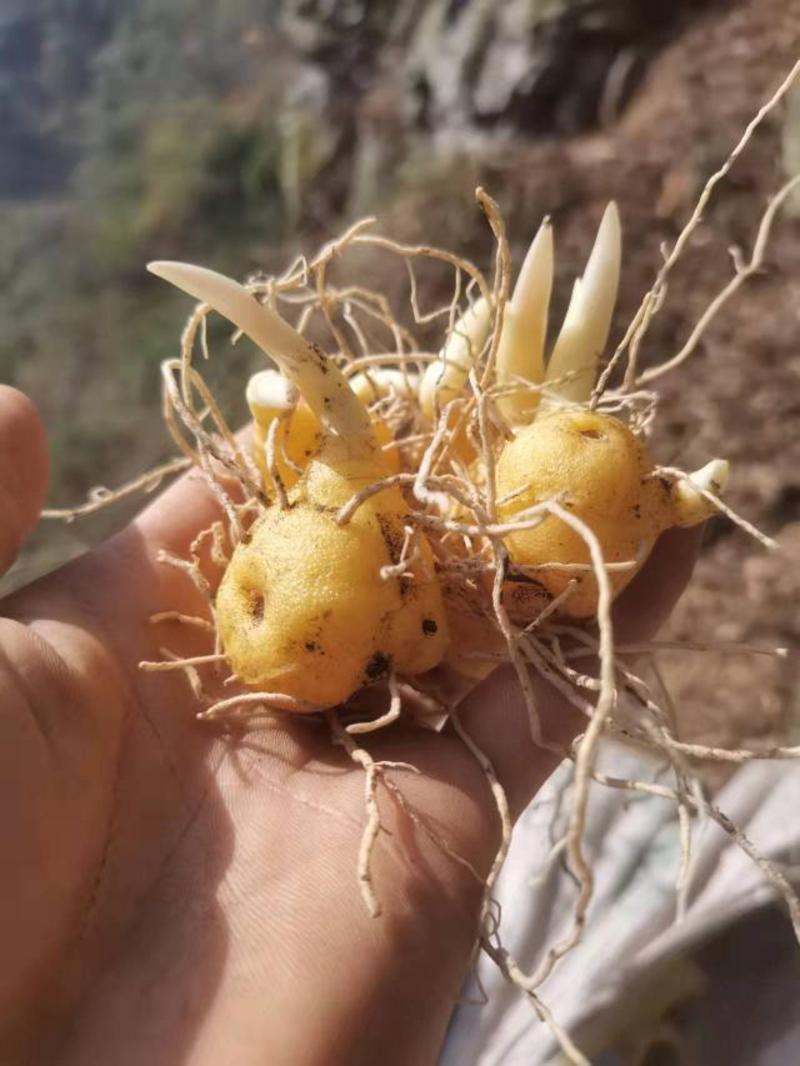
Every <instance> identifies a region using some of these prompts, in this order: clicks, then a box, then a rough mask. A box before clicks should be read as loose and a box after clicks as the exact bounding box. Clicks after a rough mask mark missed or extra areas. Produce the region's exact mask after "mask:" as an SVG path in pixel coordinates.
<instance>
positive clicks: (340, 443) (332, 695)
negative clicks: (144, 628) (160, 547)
mask: <svg viewBox="0 0 800 1066" xmlns="http://www.w3.org/2000/svg"><path fill="white" fill-rule="evenodd" d="M150 269H151V270H152V271H153V272H154V273H157V274H158V275H159V276H161V277H164V278H165V279H166V280H168V281H172V282H173V283H174V284H176V285H177V286H178V287H179V288H182V289H184V290H185V291H187V292H189V293H190V294H191V295H193V296H195V297H197V298H199V299H201V300H203V301H205V302H206V303H208V304H209V305H210V306H212V307H216V308H218V309H219V310H220V311H222V313H224V314H225V315H226V316H227V317H228V318H229V319H230V320H231V321H232V322H234V323H235V325H237V326H238V327H239V328H240V329H242V330H243V331H244V332H246V333H247V334H248V335H249V336H250V337H251V339H252V340H254V341H255V342H256V343H257V344H259V345H260V346H261V347H262V348H263V349H264V350H265V351H266V352H268V354H270V355H271V356H272V357H273V358H274V359H275V360H276V362H277V363H278V364H279V365H280V367H281V369H282V370H283V372H284V374H285V375H286V377H287V378H289V379H291V381H292V382H293V383H294V385H296V386H297V388H298V389H299V390H300V391H301V393H302V395H303V397H304V400H305V401H306V402H307V405H308V409H309V411H310V412H311V413H312V416H313V417H314V418H315V419H316V420H317V423H318V425H319V443H318V447H317V449H316V451H315V454H313V455H311V456H310V457H308V465H307V466H306V467H305V470H304V472H303V475H302V476H301V477H300V479H299V480H298V481H297V483H296V485H295V486H294V488H293V489H292V490H291V494H290V496H289V497H288V498H287V499H286V501H285V502H283V503H282V502H281V501H280V500H278V501H276V502H274V503H272V504H271V505H270V506H269V507H267V508H266V509H265V510H264V512H263V513H262V515H261V516H260V517H259V518H258V519H257V520H256V522H255V523H254V525H253V526H252V527H251V529H250V530H249V531H248V532H247V534H246V535H245V537H244V539H243V540H241V542H240V543H239V544H238V545H237V547H236V548H235V550H234V552H233V556H232V558H231V561H230V563H229V565H228V567H227V569H226V571H225V574H224V576H223V579H222V582H221V584H220V587H219V590H218V592H217V597H216V604H215V615H216V624H217V631H218V634H219V637H220V640H221V644H222V649H223V652H224V654H225V657H226V658H227V660H228V662H229V663H230V666H231V669H232V670H233V672H234V674H235V675H236V676H237V677H238V678H239V679H240V680H241V681H243V682H244V683H245V684H247V685H250V686H253V687H254V688H257V689H259V690H261V691H264V690H267V691H269V692H270V693H272V694H273V698H272V699H271V704H272V705H273V706H277V707H280V706H284V707H285V708H286V709H291V710H300V711H315V710H320V709H323V708H326V707H331V706H334V705H335V704H337V703H341V702H342V701H343V700H345V699H346V698H347V697H348V696H350V695H351V694H352V693H353V692H354V691H356V690H357V689H358V688H360V687H362V686H363V685H365V684H370V683H371V682H375V681H378V680H381V679H384V678H387V677H388V676H389V675H390V674H392V673H394V672H395V671H397V672H400V673H403V674H409V675H414V674H417V673H421V672H423V671H425V670H429V669H431V668H432V667H433V666H435V665H436V664H437V663H438V662H439V661H440V660H441V658H442V655H443V654H444V649H445V647H446V645H447V623H446V618H445V612H444V605H443V602H442V596H441V590H440V587H439V582H438V579H437V577H436V574H435V572H434V567H433V559H432V554H431V549H430V546H429V544H428V543H427V541H426V539H425V536H424V534H422V533H421V532H419V531H418V532H417V533H416V534H413V535H412V534H411V532H409V533H408V534H407V532H406V521H405V517H406V514H407V512H408V505H407V504H406V501H405V499H404V497H403V495H402V493H401V492H400V490H399V489H398V488H397V487H395V486H389V487H387V488H385V489H383V491H381V492H379V493H376V494H375V495H373V496H370V497H368V498H367V499H366V500H365V501H364V502H363V503H362V504H361V506H360V507H359V508H357V509H356V511H355V512H354V513H353V514H352V515H351V516H350V517H349V518H348V519H347V521H342V520H341V519H340V517H339V511H340V509H341V508H342V507H343V506H344V505H345V504H346V503H348V501H350V500H351V499H352V497H353V496H354V495H355V494H356V493H358V492H359V491H360V490H362V489H364V488H366V487H367V486H369V485H371V484H373V483H375V482H376V481H380V480H381V479H382V478H384V477H386V476H387V475H389V473H390V466H389V461H388V460H387V458H386V457H385V454H384V452H383V451H382V449H381V447H380V443H379V440H378V438H377V437H376V434H375V431H374V428H373V425H372V423H371V421H370V418H369V414H368V412H367V408H366V406H365V405H364V403H363V401H362V400H361V399H359V398H358V396H356V394H355V393H354V391H353V390H352V389H351V388H350V386H349V385H348V383H347V380H346V379H345V378H344V376H343V375H342V373H341V371H339V370H338V368H337V367H336V365H335V363H334V362H333V361H332V360H330V359H329V358H328V357H327V356H326V355H325V353H324V352H322V351H321V350H320V349H319V348H318V347H316V346H314V345H311V344H310V343H309V342H308V341H307V340H305V338H304V337H302V336H301V335H300V334H299V333H297V332H296V331H295V330H293V329H292V327H291V326H289V325H288V323H286V322H284V321H283V319H281V318H280V317H279V316H278V315H277V314H276V313H275V312H274V311H272V310H271V309H270V308H268V307H264V306H263V305H261V304H259V303H258V302H257V301H256V300H255V299H254V298H253V297H252V295H251V294H250V293H248V292H247V290H246V289H244V288H242V286H240V285H238V283H236V282H234V281H232V280H231V279H229V278H225V277H222V276H221V275H219V274H215V273H213V272H212V271H209V270H205V269H203V268H201V267H193V266H189V265H187V264H183V263H157V264H152V265H151V267H150ZM267 384H269V385H270V388H269V389H266V390H265V392H266V393H268V394H269V395H270V396H277V397H278V400H280V396H281V392H280V388H278V387H275V385H276V383H275V382H272V383H269V382H268V383H267ZM248 398H249V400H250V402H251V406H255V408H256V412H257V413H256V418H257V421H258V420H260V421H262V422H263V423H265V424H268V423H269V422H270V421H271V419H272V418H273V417H277V416H278V415H279V414H280V411H279V410H278V408H277V407H276V408H275V414H274V415H271V414H270V411H271V407H270V402H271V401H270V402H264V403H262V404H259V403H258V402H254V401H258V400H259V399H262V400H263V399H264V394H261V395H259V394H258V389H257V388H251V390H250V395H249V397H248ZM285 398H286V399H287V402H288V401H290V400H291V396H286V397H285ZM306 423H307V420H306ZM404 553H405V554H404ZM387 568H388V569H387Z"/></svg>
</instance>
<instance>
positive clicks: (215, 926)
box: [0, 388, 696, 1066]
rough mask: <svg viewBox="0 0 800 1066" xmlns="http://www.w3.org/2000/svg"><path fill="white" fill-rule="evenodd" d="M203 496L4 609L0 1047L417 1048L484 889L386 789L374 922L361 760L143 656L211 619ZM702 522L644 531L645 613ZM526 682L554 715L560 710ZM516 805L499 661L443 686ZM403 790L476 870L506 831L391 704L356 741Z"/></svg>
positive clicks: (11, 532)
mask: <svg viewBox="0 0 800 1066" xmlns="http://www.w3.org/2000/svg"><path fill="white" fill-rule="evenodd" d="M46 471H47V459H46V446H45V442H44V436H43V432H42V430H41V426H40V424H39V421H38V419H37V417H36V414H35V412H34V410H33V408H32V407H31V406H30V404H29V402H28V401H26V400H25V398H24V397H22V396H21V395H20V394H19V393H16V392H15V391H14V390H11V389H7V388H0V516H2V517H0V564H2V566H3V568H5V567H7V566H8V565H10V562H11V561H12V560H13V557H14V555H15V554H16V551H17V549H18V547H19V544H20V542H21V541H22V539H23V538H24V536H25V535H26V534H27V533H28V532H29V531H30V529H31V528H32V527H33V525H34V524H35V523H36V521H37V520H38V517H39V513H40V508H41V503H42V498H43V494H44V487H45V483H46ZM215 517H216V512H215V506H214V503H213V501H212V500H211V499H210V498H209V496H208V494H207V493H206V492H205V490H204V488H203V486H202V483H201V482H199V481H198V480H196V479H194V478H193V477H192V476H191V475H189V476H187V477H186V478H184V479H183V480H182V481H181V482H179V483H178V484H177V485H175V486H173V487H172V488H171V489H169V490H168V491H167V492H166V493H164V494H163V495H162V496H161V497H160V498H159V499H158V500H157V501H156V502H155V503H154V504H152V505H151V506H150V507H149V508H148V509H147V510H146V511H145V512H144V513H143V514H142V515H141V516H140V518H139V519H137V520H136V521H135V522H134V523H133V524H132V525H131V526H129V527H128V528H127V529H126V530H125V531H124V532H123V533H121V534H119V535H118V536H117V537H115V538H113V539H112V540H111V541H109V542H107V543H106V544H105V545H103V546H102V547H100V548H98V549H95V550H93V551H92V552H90V553H88V554H87V555H85V556H83V557H82V558H81V559H79V560H77V561H75V562H73V563H71V564H69V565H68V566H65V567H63V568H62V569H61V570H60V571H58V572H56V573H55V574H53V575H50V576H48V577H47V578H44V579H42V580H40V581H38V582H37V583H35V584H34V585H32V586H30V587H28V588H27V589H24V590H22V591H21V592H18V593H16V594H15V595H13V596H11V597H9V598H8V599H7V600H5V601H4V602H3V603H2V605H0V614H2V616H3V617H2V618H0V731H1V733H0V856H2V871H3V872H2V875H0V943H2V945H3V962H4V965H3V966H2V970H0V1060H2V1061H3V1062H10V1063H23V1062H24V1063H39V1062H42V1063H44V1062H47V1063H59V1064H67V1063H70V1064H73V1063H74V1064H81V1066H92V1064H94V1063H98V1064H99V1063H110V1062H113V1063H115V1064H120V1066H127V1064H138V1063H148V1064H156V1066H157V1064H161V1063H163V1064H167V1063H169V1064H175V1063H184V1062H185V1063H193V1064H205V1063H222V1062H224V1063H226V1064H228V1063H230V1064H233V1066H250V1064H253V1066H255V1064H256V1063H258V1064H263V1063H269V1064H270V1066H283V1064H287V1066H288V1064H291V1066H305V1064H317V1063H319V1064H322V1063H325V1064H326V1066H335V1064H338V1063H347V1064H359V1063H362V1062H363V1063H374V1062H376V1061H378V1059H380V1061H381V1062H382V1064H385V1066H389V1064H392V1063H398V1064H399V1063H409V1064H414V1066H421V1064H424V1063H430V1062H434V1061H435V1059H436V1056H437V1053H438V1050H439V1048H440V1046H441V1041H442V1038H443V1033H444V1028H445V1025H446V1023H447V1019H448V1016H449V1014H450V1012H451V1010H452V1007H453V1004H454V1002H455V999H456V997H457V995H458V990H459V986H460V983H461V981H462V979H463V977H464V974H465V972H466V969H467V967H468V964H469V957H470V952H471V949H472V946H473V942H474V938H475V933H476V920H477V914H478V908H479V903H480V888H479V885H478V884H477V881H476V880H475V878H474V877H473V876H471V875H470V873H469V872H468V871H467V870H466V869H465V868H464V866H463V865H460V864H459V863H457V862H454V861H453V860H452V859H451V858H448V857H447V856H446V855H445V854H444V853H443V851H442V850H441V848H439V847H437V846H435V845H434V844H432V843H431V841H430V840H429V838H428V837H427V836H426V835H425V833H424V832H422V831H420V829H419V827H418V825H415V824H414V823H413V822H412V821H411V820H410V818H409V816H408V814H407V813H404V812H403V811H402V810H399V809H398V807H397V804H396V803H394V802H392V800H391V797H390V796H389V795H388V794H386V793H385V792H383V793H382V794H381V809H382V817H383V820H384V822H385V826H386V831H385V832H383V833H382V834H381V836H380V838H379V845H378V847H377V849H376V851H375V856H374V862H373V872H374V881H375V888H376V891H377V893H378V896H379V897H380V900H381V903H382V905H383V914H382V916H381V917H380V918H377V919H372V918H370V917H369V916H368V915H367V913H366V910H365V908H364V904H363V902H362V899H361V896H360V893H359V889H358V883H357V880H356V856H357V852H358V845H359V840H360V837H361V833H362V831H363V826H364V817H365V816H364V773H363V770H361V769H360V768H358V767H356V766H354V765H353V764H352V763H351V761H350V760H349V758H348V757H347V755H346V754H345V753H344V752H343V751H341V749H338V748H335V747H333V746H332V744H331V737H330V733H329V731H328V728H327V726H326V725H325V724H324V723H320V722H319V721H317V720H316V719H302V720H297V719H288V718H287V719H285V720H283V719H282V720H281V721H280V722H279V723H276V724H274V725H267V726H264V727H263V728H260V729H259V730H257V731H252V732H248V733H245V734H242V735H239V736H235V737H231V736H230V735H222V734H220V733H219V732H218V731H214V730H212V729H210V728H207V727H201V726H200V725H198V723H197V722H196V721H195V717H194V715H195V712H196V710H197V704H196V701H195V699H194V696H193V695H192V693H191V690H190V688H189V686H188V685H187V682H186V680H185V678H183V677H182V676H179V675H177V674H166V673H158V674H144V673H142V672H141V671H140V670H139V669H138V663H139V662H140V661H141V660H142V659H155V658H159V648H160V647H162V646H164V645H166V646H168V647H170V648H172V649H174V650H176V651H179V652H181V653H182V654H197V653H200V652H202V651H205V650H207V648H206V647H205V645H204V641H207V640H208V637H207V635H205V634H203V633H202V632H201V631H198V632H197V633H192V632H190V631H187V629H186V627H182V626H179V625H177V624H176V623H172V622H162V623H159V624H158V625H153V624H151V623H150V621H149V619H150V617H151V615H153V614H154V613H156V612H159V611H167V610H179V611H183V612H185V613H189V614H192V613H198V612H200V611H201V605H200V604H199V603H198V602H197V601H196V596H197V594H196V593H195V592H194V590H193V587H192V585H191V583H190V582H189V581H188V580H187V579H186V577H185V576H184V575H182V574H181V573H180V572H178V571H176V570H174V569H173V568H170V567H167V566H164V565H162V564H159V563H158V561H157V558H156V557H157V553H158V551H159V550H160V549H167V550H169V551H171V552H173V553H176V554H181V553H185V552H186V550H187V547H188V544H189V542H190V541H191V540H192V538H193V537H194V536H195V534H196V533H197V532H198V531H199V530H200V529H202V528H203V527H205V526H207V525H208V524H209V523H210V522H211V521H212V520H213V519H214V518H215ZM695 547H696V536H695V535H686V534H683V535H675V534H670V535H667V536H665V537H664V538H662V541H661V542H660V543H659V546H658V548H657V550H656V552H654V554H653V556H652V557H651V560H650V561H649V562H648V565H647V566H646V568H645V569H644V570H643V571H642V573H641V574H640V575H639V577H638V578H637V580H636V581H635V582H634V583H633V585H632V586H631V587H630V588H629V589H628V590H627V591H626V593H625V594H624V596H623V597H622V598H621V600H620V604H619V609H618V611H617V625H618V627H622V628H623V629H625V628H630V629H631V630H635V632H636V634H637V637H641V636H642V635H643V634H644V633H646V632H652V631H653V630H654V629H655V627H656V626H657V624H658V623H659V622H660V621H661V619H662V618H663V617H664V616H665V614H666V613H667V612H668V610H669V607H670V606H671V604H672V603H673V602H674V600H675V599H676V598H677V595H678V594H679V592H680V590H681V589H682V587H683V585H684V583H685V581H686V579H687V577H688V574H689V572H690V570H691V563H692V559H693V555H694V550H695ZM540 687H541V693H540V696H541V701H540V702H541V705H542V714H543V718H544V721H545V725H546V729H547V732H548V734H549V736H550V737H551V738H553V739H558V740H562V741H564V742H566V741H567V740H568V739H569V738H570V736H571V735H572V734H573V733H574V732H575V731H576V729H577V728H578V726H579V723H578V722H577V721H576V718H575V716H574V713H573V712H572V711H571V710H570V709H569V708H568V706H567V705H566V704H565V703H564V701H563V699H561V698H560V697H559V696H558V695H556V694H555V693H553V692H552V691H550V690H548V689H547V688H546V687H544V686H543V685H541V686H540ZM462 717H463V721H464V724H465V726H466V728H467V729H468V730H469V732H470V733H471V734H472V735H473V736H474V738H475V739H476V741H477V742H478V744H479V745H480V746H481V747H482V748H483V749H484V750H485V751H486V752H487V754H488V755H489V756H490V758H491V759H492V761H493V763H494V764H495V767H496V769H497V772H498V775H499V777H500V779H501V780H502V781H503V783H504V785H505V787H506V789H507V790H508V792H509V796H510V799H511V803H512V806H513V807H514V809H515V810H517V811H519V810H520V809H521V808H522V807H523V806H524V804H525V803H526V802H527V801H528V800H529V799H530V797H531V796H532V795H533V794H534V792H535V791H536V789H537V788H538V787H539V785H540V784H541V783H542V781H543V780H544V779H545V777H546V776H547V775H548V774H549V772H550V771H551V770H552V768H553V765H554V759H553V756H552V755H550V754H548V753H546V752H542V751H540V750H538V749H536V748H535V747H534V746H533V745H532V743H531V742H530V739H529V736H528V730H527V722H526V718H525V714H524V711H523V705H522V701H521V698H520V696H519V694H518V692H517V688H516V683H515V681H514V679H513V677H511V676H510V675H509V673H507V672H506V671H505V670H501V671H498V672H496V673H495V674H494V675H493V676H492V677H491V678H490V679H488V681H486V682H484V683H483V684H482V685H480V686H479V687H478V688H477V689H475V690H474V691H473V692H472V693H471V694H470V696H469V697H468V698H467V699H466V700H465V702H464V703H463V704H462ZM366 746H367V747H368V748H369V750H370V751H371V752H372V754H373V755H374V756H375V757H376V758H383V759H392V760H403V761H408V762H411V763H413V764H415V765H416V766H418V767H419V768H420V769H421V770H422V771H423V772H422V773H421V774H420V775H412V774H410V773H408V772H406V771H402V770H398V771H396V772H394V773H393V779H394V780H395V781H396V783H397V784H399V785H400V786H401V788H402V790H403V793H404V795H405V796H406V797H407V799H408V801H409V803H410V804H411V805H412V806H413V808H414V810H415V811H416V812H417V813H418V814H419V815H420V816H421V817H422V818H424V819H425V821H426V823H427V824H428V825H429V826H430V827H432V828H434V829H435V831H436V833H437V834H439V835H440V836H441V837H442V838H444V839H445V840H446V841H447V842H448V843H449V845H450V846H452V848H453V849H454V850H455V851H457V852H458V853H459V854H460V855H462V856H464V857H466V858H467V859H468V860H469V861H470V862H472V863H473V864H474V865H475V866H476V867H477V869H478V870H481V871H484V872H485V871H486V870H487V869H488V866H489V864H490V863H491V860H492V857H493V854H494V851H495V849H496V846H497V841H498V832H499V829H498V824H497V817H496V815H495V813H494V809H493V803H492V799H491V796H490V793H489V791H488V789H487V787H486V782H485V778H484V777H483V774H482V771H481V770H480V769H479V767H478V765H477V763H476V761H475V759H474V757H473V756H472V755H471V754H470V753H469V752H468V750H467V749H466V747H465V746H464V744H463V743H462V741H460V740H459V739H458V738H457V737H455V736H454V735H452V734H450V733H448V732H445V733H443V734H442V735H436V734H433V733H431V732H429V731H424V730H421V729H419V728H416V727H414V726H406V725H395V726H392V727H391V728H389V729H388V730H386V731H385V732H383V733H381V734H375V735H374V736H372V737H370V738H368V740H367V745H366Z"/></svg>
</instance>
